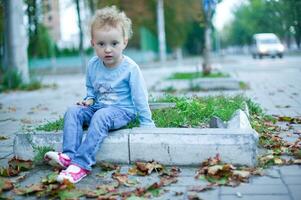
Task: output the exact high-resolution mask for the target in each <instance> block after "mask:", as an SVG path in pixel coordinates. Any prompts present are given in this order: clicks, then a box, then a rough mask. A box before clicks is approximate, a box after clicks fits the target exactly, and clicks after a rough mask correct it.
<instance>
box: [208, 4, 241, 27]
mask: <svg viewBox="0 0 301 200" xmlns="http://www.w3.org/2000/svg"><path fill="white" fill-rule="evenodd" d="M244 2H246V0H223V1H222V2H221V3H219V4H218V5H217V6H216V13H215V16H214V18H213V24H214V26H215V27H216V28H217V29H218V30H222V28H223V27H224V26H225V25H226V24H227V23H230V22H231V20H233V14H232V11H233V9H234V8H235V7H237V6H239V5H241V4H242V3H244Z"/></svg>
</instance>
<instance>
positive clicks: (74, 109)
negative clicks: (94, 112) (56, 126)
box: [65, 105, 81, 115]
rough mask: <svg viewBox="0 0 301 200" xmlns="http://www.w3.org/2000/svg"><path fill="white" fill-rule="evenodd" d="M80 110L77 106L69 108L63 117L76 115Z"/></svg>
mask: <svg viewBox="0 0 301 200" xmlns="http://www.w3.org/2000/svg"><path fill="white" fill-rule="evenodd" d="M80 109H81V108H80V106H78V105H74V106H70V107H68V109H67V111H66V113H65V115H78V113H79V111H80Z"/></svg>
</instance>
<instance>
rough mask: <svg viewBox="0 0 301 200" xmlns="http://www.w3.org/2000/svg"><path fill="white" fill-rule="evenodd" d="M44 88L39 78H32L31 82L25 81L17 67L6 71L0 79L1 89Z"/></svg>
mask: <svg viewBox="0 0 301 200" xmlns="http://www.w3.org/2000/svg"><path fill="white" fill-rule="evenodd" d="M40 88H42V84H41V82H40V81H39V80H37V79H32V80H31V81H30V82H29V83H24V82H23V80H22V76H21V73H20V72H18V71H17V69H9V70H7V71H6V72H4V74H3V77H2V79H1V81H0V91H1V92H2V91H7V90H27V91H31V90H37V89H40Z"/></svg>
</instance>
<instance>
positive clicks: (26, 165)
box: [8, 157, 33, 171]
mask: <svg viewBox="0 0 301 200" xmlns="http://www.w3.org/2000/svg"><path fill="white" fill-rule="evenodd" d="M8 164H9V166H11V167H12V168H14V169H17V170H19V171H28V170H30V169H32V168H33V162H32V161H31V160H22V159H18V158H16V157H13V158H12V159H11V160H9V161H8Z"/></svg>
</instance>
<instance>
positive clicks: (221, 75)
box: [168, 72, 229, 80]
mask: <svg viewBox="0 0 301 200" xmlns="http://www.w3.org/2000/svg"><path fill="white" fill-rule="evenodd" d="M225 77H229V74H224V73H222V72H212V73H210V74H208V75H205V74H203V72H185V73H184V72H178V73H174V74H172V75H171V76H170V77H168V79H170V80H174V79H176V80H178V79H180V80H187V79H195V78H225Z"/></svg>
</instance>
